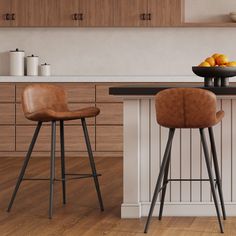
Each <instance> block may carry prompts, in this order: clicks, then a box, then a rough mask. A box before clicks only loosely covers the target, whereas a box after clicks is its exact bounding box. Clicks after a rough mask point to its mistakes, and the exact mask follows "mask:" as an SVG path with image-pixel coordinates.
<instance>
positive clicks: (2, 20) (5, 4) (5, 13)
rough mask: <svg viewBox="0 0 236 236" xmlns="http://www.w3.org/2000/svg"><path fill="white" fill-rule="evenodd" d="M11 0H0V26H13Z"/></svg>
mask: <svg viewBox="0 0 236 236" xmlns="http://www.w3.org/2000/svg"><path fill="white" fill-rule="evenodd" d="M11 18H12V15H11V0H0V26H11V23H12V21H11V20H10V19H11Z"/></svg>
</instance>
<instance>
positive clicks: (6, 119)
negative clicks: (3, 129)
mask: <svg viewBox="0 0 236 236" xmlns="http://www.w3.org/2000/svg"><path fill="white" fill-rule="evenodd" d="M0 111H3V112H1V115H0V124H1V125H14V124H15V104H14V103H4V104H3V103H0Z"/></svg>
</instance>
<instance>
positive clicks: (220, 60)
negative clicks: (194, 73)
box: [199, 53, 236, 67]
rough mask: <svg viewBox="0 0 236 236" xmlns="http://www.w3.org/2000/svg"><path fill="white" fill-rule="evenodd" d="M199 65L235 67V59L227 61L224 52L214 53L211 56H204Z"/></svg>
mask: <svg viewBox="0 0 236 236" xmlns="http://www.w3.org/2000/svg"><path fill="white" fill-rule="evenodd" d="M199 66H201V67H216V66H220V67H236V61H229V58H228V57H227V56H226V55H224V54H219V53H215V54H214V55H212V56H211V57H208V58H206V60H205V61H204V62H202V63H201V64H200V65H199Z"/></svg>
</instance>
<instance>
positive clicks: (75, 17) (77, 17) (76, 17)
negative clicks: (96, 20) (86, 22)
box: [72, 13, 84, 21]
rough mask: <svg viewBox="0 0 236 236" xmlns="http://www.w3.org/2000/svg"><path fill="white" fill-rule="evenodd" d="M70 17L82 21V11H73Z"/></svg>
mask: <svg viewBox="0 0 236 236" xmlns="http://www.w3.org/2000/svg"><path fill="white" fill-rule="evenodd" d="M72 19H73V20H81V21H82V20H83V19H84V15H83V13H75V14H73V15H72Z"/></svg>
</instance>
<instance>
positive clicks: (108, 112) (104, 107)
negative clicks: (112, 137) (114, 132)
mask: <svg viewBox="0 0 236 236" xmlns="http://www.w3.org/2000/svg"><path fill="white" fill-rule="evenodd" d="M97 107H98V108H99V109H100V114H99V115H98V116H97V118H96V124H97V125H122V124H123V103H97Z"/></svg>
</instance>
